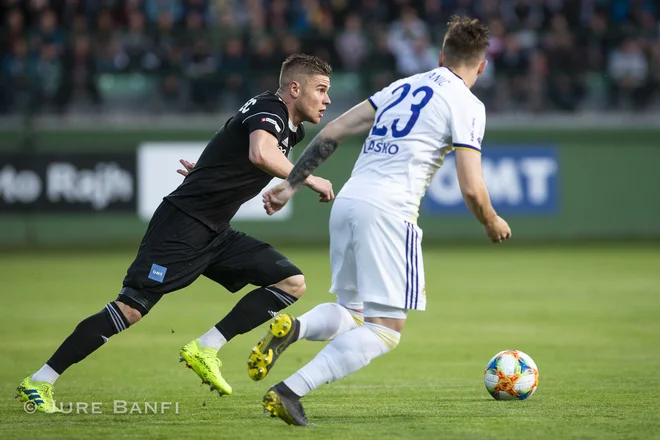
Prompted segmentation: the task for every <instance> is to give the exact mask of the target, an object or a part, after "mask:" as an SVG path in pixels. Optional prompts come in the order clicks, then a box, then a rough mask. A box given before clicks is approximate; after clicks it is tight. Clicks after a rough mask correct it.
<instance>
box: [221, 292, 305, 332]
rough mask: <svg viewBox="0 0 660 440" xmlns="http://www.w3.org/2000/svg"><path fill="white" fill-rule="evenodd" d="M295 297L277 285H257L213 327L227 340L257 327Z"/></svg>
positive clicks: (293, 300)
mask: <svg viewBox="0 0 660 440" xmlns="http://www.w3.org/2000/svg"><path fill="white" fill-rule="evenodd" d="M297 299H298V298H296V297H295V296H293V295H289V294H288V293H286V292H285V291H283V290H281V289H278V288H277V287H272V286H269V287H259V288H258V289H254V290H253V291H252V292H249V293H248V294H247V295H245V296H244V297H243V298H241V300H240V301H239V302H237V303H236V305H235V306H234V308H233V309H232V310H231V312H229V313H227V316H225V317H224V318H222V321H220V322H219V323H217V324H216V325H215V328H217V329H218V331H220V333H222V336H224V337H225V339H226V340H228V341H229V340H230V339H232V338H233V337H234V336H236V335H242V334H243V333H247V332H249V331H250V330H252V329H254V328H257V327H259V326H260V325H261V324H263V323H264V322H266V321H268V320H269V319H270V318H272V317H273V316H274V314H275V313H277V312H279V311H280V310H282V309H284V308H287V307H289V306H290V305H291V304H293V303H294V302H296V300H297Z"/></svg>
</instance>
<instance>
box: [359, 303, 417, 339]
mask: <svg viewBox="0 0 660 440" xmlns="http://www.w3.org/2000/svg"><path fill="white" fill-rule="evenodd" d="M406 318H407V312H406V310H404V309H400V308H398V307H392V306H388V305H384V304H377V303H371V302H366V303H365V304H364V321H365V322H371V323H373V324H377V325H381V326H383V327H387V328H389V329H390V330H394V331H395V332H397V333H401V331H402V330H403V325H404V324H405V323H406Z"/></svg>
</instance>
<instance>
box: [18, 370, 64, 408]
mask: <svg viewBox="0 0 660 440" xmlns="http://www.w3.org/2000/svg"><path fill="white" fill-rule="evenodd" d="M16 397H17V398H18V400H19V401H20V402H21V403H23V407H24V409H25V412H27V413H30V414H32V413H35V412H37V411H41V412H44V413H47V414H53V413H58V412H62V410H60V409H59V408H58V407H57V406H56V405H55V399H54V398H53V385H51V384H49V383H48V382H37V381H36V380H32V376H28V377H26V378H25V379H23V382H21V384H20V385H19V386H18V388H16Z"/></svg>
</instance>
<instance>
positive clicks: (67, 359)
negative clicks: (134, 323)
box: [46, 301, 129, 374]
mask: <svg viewBox="0 0 660 440" xmlns="http://www.w3.org/2000/svg"><path fill="white" fill-rule="evenodd" d="M128 326H129V324H128V321H127V320H126V318H125V317H124V314H123V313H122V312H121V310H119V306H117V304H115V302H114V301H113V302H110V303H108V304H107V305H106V306H105V309H103V310H101V311H100V312H99V313H97V314H96V315H92V316H90V317H89V318H86V319H84V320H83V321H81V322H80V324H78V326H77V327H76V328H75V330H73V333H71V334H70V335H69V337H68V338H66V339H65V340H64V342H62V345H60V347H59V348H58V349H57V351H55V353H54V354H53V356H52V357H51V358H50V359H49V360H48V362H46V363H47V364H48V365H49V366H50V367H51V368H52V369H53V370H55V371H56V372H57V373H58V374H62V373H64V370H66V369H67V368H69V367H70V366H71V365H73V364H75V363H77V362H80V361H82V360H83V359H85V358H86V357H87V356H89V355H90V354H92V353H93V352H94V351H96V349H98V348H99V347H100V346H101V345H103V344H105V343H106V342H107V341H108V338H109V337H110V336H112V335H116V334H117V333H119V332H120V331H122V330H125V329H127V328H128Z"/></svg>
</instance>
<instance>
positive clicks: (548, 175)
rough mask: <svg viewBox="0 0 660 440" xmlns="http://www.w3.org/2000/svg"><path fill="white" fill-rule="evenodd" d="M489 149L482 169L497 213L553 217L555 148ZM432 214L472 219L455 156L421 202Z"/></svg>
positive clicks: (555, 202) (555, 207)
mask: <svg viewBox="0 0 660 440" xmlns="http://www.w3.org/2000/svg"><path fill="white" fill-rule="evenodd" d="M528 147H529V148H525V147H510V146H501V147H498V146H486V147H484V149H483V155H482V167H483V173H484V178H485V180H486V185H487V187H488V191H489V193H490V197H491V201H492V203H493V207H494V208H495V210H496V211H498V212H502V213H506V214H511V213H520V214H526V213H546V214H548V213H553V212H556V211H557V210H558V205H559V189H558V172H559V166H560V163H559V159H558V155H557V151H556V149H555V148H554V147H545V146H534V147H530V146H528ZM422 209H423V210H424V211H425V212H427V213H431V214H435V215H441V214H443V213H460V214H465V215H469V211H468V210H467V208H466V207H465V202H464V201H463V196H462V194H461V188H460V185H459V184H458V178H457V176H456V160H455V158H454V157H453V156H449V157H447V158H446V159H445V161H444V164H443V165H442V167H441V168H440V169H439V170H438V172H437V173H436V174H435V176H434V177H433V180H432V181H431V184H430V185H429V187H428V189H427V191H426V197H424V199H423V202H422Z"/></svg>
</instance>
